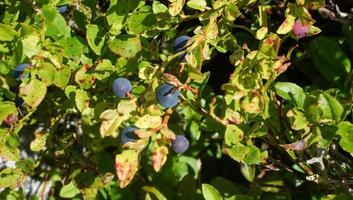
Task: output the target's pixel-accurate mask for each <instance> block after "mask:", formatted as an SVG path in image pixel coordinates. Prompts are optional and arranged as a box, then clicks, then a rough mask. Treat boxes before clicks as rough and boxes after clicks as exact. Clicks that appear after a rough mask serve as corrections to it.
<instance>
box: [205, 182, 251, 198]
mask: <svg viewBox="0 0 353 200" xmlns="http://www.w3.org/2000/svg"><path fill="white" fill-rule="evenodd" d="M211 185H212V186H214V187H215V188H216V189H217V190H218V191H219V193H220V194H221V195H222V196H223V197H229V196H231V195H235V194H241V193H244V192H245V191H246V188H245V187H244V186H242V185H240V184H236V183H233V182H232V181H230V180H228V179H225V178H222V177H216V178H213V179H212V181H211Z"/></svg>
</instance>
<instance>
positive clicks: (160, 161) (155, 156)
mask: <svg viewBox="0 0 353 200" xmlns="http://www.w3.org/2000/svg"><path fill="white" fill-rule="evenodd" d="M155 144H156V143H155ZM157 145H158V144H157ZM157 145H155V147H154V148H153V153H152V164H153V169H154V170H155V171H156V172H159V171H160V170H161V168H162V166H163V165H164V163H165V162H166V161H167V155H168V152H169V151H168V148H167V147H166V146H157Z"/></svg>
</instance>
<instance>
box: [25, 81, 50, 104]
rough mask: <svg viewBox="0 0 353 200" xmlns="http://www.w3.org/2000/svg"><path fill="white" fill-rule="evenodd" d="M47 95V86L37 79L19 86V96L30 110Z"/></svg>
mask: <svg viewBox="0 0 353 200" xmlns="http://www.w3.org/2000/svg"><path fill="white" fill-rule="evenodd" d="M46 93H47V86H46V84H45V83H43V82H41V81H39V80H38V79H35V78H32V79H31V81H30V82H29V83H28V84H21V85H20V96H21V97H22V98H23V99H24V101H25V102H26V103H27V104H28V105H29V106H31V107H32V108H35V107H37V106H38V105H39V104H40V103H41V102H42V101H43V99H44V97H45V95H46Z"/></svg>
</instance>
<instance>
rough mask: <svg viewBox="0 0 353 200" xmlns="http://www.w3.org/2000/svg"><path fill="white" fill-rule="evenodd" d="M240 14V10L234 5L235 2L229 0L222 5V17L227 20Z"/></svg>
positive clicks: (231, 19) (232, 19)
mask: <svg viewBox="0 0 353 200" xmlns="http://www.w3.org/2000/svg"><path fill="white" fill-rule="evenodd" d="M215 9H216V8H215ZM240 15H241V12H240V10H239V8H238V7H237V6H236V5H235V2H232V1H229V2H228V4H227V6H225V7H224V17H225V19H227V20H228V21H234V20H236V18H237V17H239V16H240Z"/></svg>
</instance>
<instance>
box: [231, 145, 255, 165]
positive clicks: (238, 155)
mask: <svg viewBox="0 0 353 200" xmlns="http://www.w3.org/2000/svg"><path fill="white" fill-rule="evenodd" d="M249 151H250V148H249V147H247V146H245V145H243V144H241V143H237V144H235V145H233V146H232V147H231V148H230V149H228V155H229V156H230V157H231V158H232V159H234V160H236V161H243V159H244V157H245V156H246V154H247V153H248V152H249Z"/></svg>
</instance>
